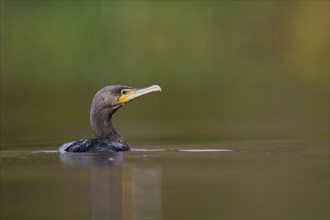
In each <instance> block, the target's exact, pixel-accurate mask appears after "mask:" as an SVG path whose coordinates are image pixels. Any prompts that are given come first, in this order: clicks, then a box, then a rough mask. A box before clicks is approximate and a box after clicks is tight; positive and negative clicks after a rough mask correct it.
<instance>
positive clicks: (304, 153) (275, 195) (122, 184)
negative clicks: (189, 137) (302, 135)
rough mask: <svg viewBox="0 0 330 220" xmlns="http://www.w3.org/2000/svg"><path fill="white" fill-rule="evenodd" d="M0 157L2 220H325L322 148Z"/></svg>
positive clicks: (270, 144) (232, 146)
mask: <svg viewBox="0 0 330 220" xmlns="http://www.w3.org/2000/svg"><path fill="white" fill-rule="evenodd" d="M56 147H57V146H52V145H45V146H44V147H40V146H38V147H32V146H29V147H24V150H23V149H15V150H2V151H1V219H50V218H51V219H326V218H328V216H329V207H328V205H329V197H328V195H329V188H328V186H329V185H328V184H329V179H328V171H329V170H328V165H329V164H328V156H327V155H328V149H327V145H326V144H322V143H321V142H319V143H318V142H306V141H292V140H291V141H290V140H277V141H274V140H273V141H259V142H251V141H250V142H236V143H234V142H232V143H221V142H220V143H218V144H212V145H211V144H210V145H181V146H180V145H162V146H135V147H134V149H133V151H131V152H124V153H108V154H89V153H87V154H59V153H58V152H57V151H56Z"/></svg>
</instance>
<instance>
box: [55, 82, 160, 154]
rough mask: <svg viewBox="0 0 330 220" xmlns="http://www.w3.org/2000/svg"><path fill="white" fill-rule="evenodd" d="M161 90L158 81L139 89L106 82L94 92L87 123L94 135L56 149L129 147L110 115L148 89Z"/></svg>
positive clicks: (117, 148) (112, 150)
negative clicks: (113, 124)
mask: <svg viewBox="0 0 330 220" xmlns="http://www.w3.org/2000/svg"><path fill="white" fill-rule="evenodd" d="M157 91H161V88H160V87H159V86H158V85H153V86H149V87H146V88H142V89H135V88H132V87H129V86H122V85H117V86H106V87H104V88H103V89H100V90H99V91H98V92H97V93H96V95H95V96H94V99H93V102H92V106H91V110H90V123H91V127H92V129H93V132H94V134H95V137H96V138H95V139H81V140H78V141H73V142H69V143H65V144H63V145H62V146H61V147H60V149H59V151H60V152H61V153H64V152H118V151H129V150H130V147H129V145H128V144H127V142H126V141H125V139H124V138H123V137H122V136H121V135H120V134H119V133H118V132H117V131H116V129H115V128H114V127H113V126H112V121H111V118H112V115H113V114H114V113H115V112H116V111H117V110H118V109H119V108H120V107H122V106H123V105H125V104H126V103H127V102H129V101H132V100H134V99H136V98H137V97H140V96H143V95H145V94H148V93H150V92H157Z"/></svg>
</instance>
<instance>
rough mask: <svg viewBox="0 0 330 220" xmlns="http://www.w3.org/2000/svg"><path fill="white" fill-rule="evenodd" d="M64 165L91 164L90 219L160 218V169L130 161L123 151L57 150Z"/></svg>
mask: <svg viewBox="0 0 330 220" xmlns="http://www.w3.org/2000/svg"><path fill="white" fill-rule="evenodd" d="M60 160H61V162H62V163H63V164H65V165H70V166H71V165H78V166H79V165H89V166H90V167H91V175H90V178H91V191H90V192H91V205H90V206H91V215H92V216H91V218H92V219H142V218H143V219H160V218H161V211H162V210H161V207H162V186H161V183H162V169H161V167H157V166H152V167H150V166H144V165H141V164H139V165H136V164H134V166H133V164H130V163H129V162H125V161H124V154H123V153H109V154H70V153H67V154H60Z"/></svg>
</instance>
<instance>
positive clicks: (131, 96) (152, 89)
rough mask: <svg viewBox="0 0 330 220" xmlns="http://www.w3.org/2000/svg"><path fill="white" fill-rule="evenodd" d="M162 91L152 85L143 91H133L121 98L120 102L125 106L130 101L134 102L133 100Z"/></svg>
mask: <svg viewBox="0 0 330 220" xmlns="http://www.w3.org/2000/svg"><path fill="white" fill-rule="evenodd" d="M161 91H162V89H161V88H160V86H158V85H152V86H149V87H146V88H142V89H132V90H130V91H128V92H127V94H125V95H122V96H121V97H120V98H119V102H120V103H121V104H125V103H127V102H129V101H132V100H133V99H136V98H137V97H140V96H143V95H146V94H148V93H151V92H161Z"/></svg>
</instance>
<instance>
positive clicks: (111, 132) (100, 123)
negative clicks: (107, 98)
mask: <svg viewBox="0 0 330 220" xmlns="http://www.w3.org/2000/svg"><path fill="white" fill-rule="evenodd" d="M113 113H114V112H113V111H108V110H103V111H100V112H99V111H96V112H95V111H92V112H91V117H90V122H91V127H92V129H93V132H94V134H95V136H96V138H103V139H110V140H112V141H115V142H119V143H122V144H125V145H127V143H126V141H125V139H124V138H123V137H122V136H121V135H120V134H119V132H118V131H117V130H116V129H115V128H114V127H113V125H112V115H113Z"/></svg>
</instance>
